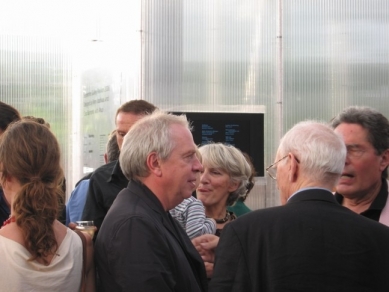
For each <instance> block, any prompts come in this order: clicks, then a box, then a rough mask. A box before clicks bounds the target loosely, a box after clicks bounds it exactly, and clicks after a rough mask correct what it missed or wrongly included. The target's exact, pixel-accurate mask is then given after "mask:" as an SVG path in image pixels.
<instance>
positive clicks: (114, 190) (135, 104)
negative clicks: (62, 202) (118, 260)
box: [82, 100, 156, 235]
mask: <svg viewBox="0 0 389 292" xmlns="http://www.w3.org/2000/svg"><path fill="white" fill-rule="evenodd" d="M155 109H156V107H155V106H154V105H152V104H151V103H149V102H147V101H145V100H131V101H129V102H126V103H124V104H123V105H121V106H120V107H119V108H118V110H117V111H116V120H115V124H116V139H117V144H118V146H119V149H120V148H121V146H122V143H123V138H124V136H125V135H126V134H127V132H128V131H129V130H130V128H131V127H132V126H133V125H134V124H135V123H136V122H137V121H138V120H139V119H141V118H143V117H145V116H146V115H148V114H150V113H152V112H153V111H154V110H155ZM127 184H128V179H127V178H126V177H125V176H124V174H123V172H122V170H121V167H120V163H119V160H116V161H112V162H110V163H107V164H105V165H102V166H100V167H99V168H97V169H96V170H95V171H94V172H93V173H92V175H91V177H90V181H89V188H88V193H87V197H86V202H85V207H84V210H83V213H82V220H93V221H94V223H95V225H96V227H97V230H99V229H100V226H101V223H102V222H103V220H104V217H105V215H106V214H107V212H108V210H109V208H110V207H111V205H112V202H113V201H114V200H115V198H116V196H117V194H118V193H119V192H120V191H121V190H122V189H124V188H125V187H127ZM97 233H98V231H97V232H96V233H95V235H97Z"/></svg>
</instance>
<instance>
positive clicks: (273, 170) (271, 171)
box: [266, 155, 288, 179]
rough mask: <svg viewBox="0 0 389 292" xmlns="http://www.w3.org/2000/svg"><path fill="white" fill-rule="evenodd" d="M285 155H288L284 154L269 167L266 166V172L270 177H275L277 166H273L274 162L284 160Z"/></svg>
mask: <svg viewBox="0 0 389 292" xmlns="http://www.w3.org/2000/svg"><path fill="white" fill-rule="evenodd" d="M286 157H288V155H285V156H284V157H282V158H281V159H278V160H277V161H276V162H274V163H273V164H272V165H270V166H269V167H267V168H266V172H267V173H268V174H269V176H270V177H271V178H272V179H277V168H275V167H274V166H276V164H277V163H278V162H280V161H281V160H284V159H285V158H286Z"/></svg>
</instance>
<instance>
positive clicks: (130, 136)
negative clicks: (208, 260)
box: [95, 111, 207, 291]
mask: <svg viewBox="0 0 389 292" xmlns="http://www.w3.org/2000/svg"><path fill="white" fill-rule="evenodd" d="M196 149H197V147H196V145H195V143H194V142H193V137H192V134H191V132H190V126H189V123H188V121H187V119H186V117H185V116H175V115H171V114H167V113H163V112H160V111H155V112H154V113H152V114H151V115H149V116H145V117H144V118H142V119H141V120H139V121H138V122H136V123H135V124H134V125H133V126H132V127H131V129H130V130H129V132H128V133H127V135H126V136H125V137H124V141H123V145H122V148H121V153H120V158H119V161H120V165H121V168H122V171H123V173H124V175H125V176H126V177H127V178H128V179H129V180H130V182H129V184H128V187H127V188H126V189H124V190H122V191H121V192H120V193H119V194H118V196H117V197H116V199H115V201H114V202H113V204H112V206H111V208H110V209H109V211H108V213H107V215H106V217H105V219H104V221H103V224H102V225H101V229H100V232H99V234H98V235H97V238H96V242H95V258H96V264H97V269H98V273H99V276H100V279H101V284H102V286H103V287H102V288H103V291H206V290H207V279H206V274H205V267H204V264H203V262H202V259H201V257H200V255H199V254H198V252H197V251H196V249H195V248H194V246H193V245H192V243H191V242H190V240H189V238H188V236H187V235H186V233H185V231H184V230H183V229H182V228H181V226H180V225H179V224H178V222H176V221H175V220H174V219H173V218H172V217H171V216H170V213H169V210H170V209H172V208H174V207H175V206H176V205H178V204H179V203H181V202H182V200H183V199H185V198H189V197H190V196H191V194H192V192H193V191H194V189H195V187H196V174H197V173H198V172H199V171H201V170H202V165H201V163H200V161H199V160H198V157H197V155H196Z"/></svg>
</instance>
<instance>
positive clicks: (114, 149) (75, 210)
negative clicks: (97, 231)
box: [66, 130, 120, 226]
mask: <svg viewBox="0 0 389 292" xmlns="http://www.w3.org/2000/svg"><path fill="white" fill-rule="evenodd" d="M119 154H120V152H119V146H118V143H117V139H116V130H113V131H112V132H111V133H110V135H109V137H108V142H107V146H106V152H105V153H104V161H105V163H110V162H112V161H116V160H118V159H119ZM89 178H90V176H88V175H87V176H85V177H84V178H82V179H81V180H80V181H79V182H78V183H77V184H76V187H75V189H74V190H73V192H72V194H71V196H70V198H69V201H68V202H67V204H66V226H68V225H69V223H70V222H76V221H79V220H81V218H82V212H83V210H84V206H85V201H86V194H87V192H88V187H89Z"/></svg>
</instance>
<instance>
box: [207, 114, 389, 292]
mask: <svg viewBox="0 0 389 292" xmlns="http://www.w3.org/2000/svg"><path fill="white" fill-rule="evenodd" d="M346 153H347V150H346V146H345V144H344V143H343V140H342V138H341V137H340V136H339V135H338V134H336V133H335V132H334V131H333V130H332V129H331V127H329V126H328V125H326V124H323V123H319V122H315V121H305V122H301V123H298V124H297V125H295V126H294V127H293V128H292V129H291V130H289V131H288V132H287V133H286V134H285V136H284V137H283V138H282V139H281V142H280V145H279V148H278V151H277V155H276V159H275V162H274V163H273V164H272V165H271V166H269V167H268V168H267V171H268V173H269V175H270V176H271V177H272V178H274V179H276V180H277V187H278V189H279V192H280V199H281V204H282V205H283V206H278V207H272V208H266V209H261V210H256V211H252V212H250V213H248V214H246V215H244V216H242V217H240V218H238V219H237V220H235V221H234V222H231V223H230V224H228V225H227V226H226V227H225V228H224V230H223V233H222V235H221V237H220V240H219V243H218V245H217V247H216V258H215V265H214V274H213V277H212V280H211V282H210V286H209V290H210V291H223V292H224V291H353V292H362V291H376V292H380V291H382V292H383V291H387V290H388V287H389V277H388V274H389V265H388V263H389V249H388V246H389V228H388V227H387V226H384V225H382V224H379V223H377V222H374V221H373V220H370V219H367V218H365V217H363V216H359V215H357V214H356V213H354V212H352V211H350V210H349V209H347V208H344V207H343V206H340V205H339V204H338V203H337V202H336V200H335V197H334V195H333V194H332V190H333V188H334V187H335V186H336V184H337V182H338V180H339V178H340V176H341V174H342V171H343V167H344V162H345V159H346Z"/></svg>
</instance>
